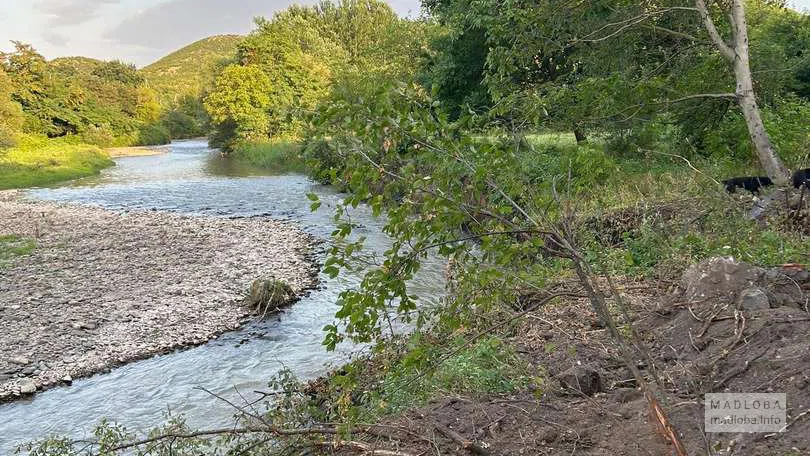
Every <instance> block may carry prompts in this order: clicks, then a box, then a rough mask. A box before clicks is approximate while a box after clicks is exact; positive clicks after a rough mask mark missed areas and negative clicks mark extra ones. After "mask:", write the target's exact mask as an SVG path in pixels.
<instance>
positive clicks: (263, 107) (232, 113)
mask: <svg viewBox="0 0 810 456" xmlns="http://www.w3.org/2000/svg"><path fill="white" fill-rule="evenodd" d="M272 92H273V84H272V81H271V80H270V78H269V77H268V76H267V74H265V72H264V71H262V69H261V68H259V67H258V66H256V65H247V66H242V65H230V66H228V67H227V68H225V70H224V71H223V72H222V74H220V75H219V77H218V78H217V80H216V82H215V84H214V88H213V90H212V92H211V93H210V94H209V95H208V97H207V98H206V99H205V107H206V109H207V110H208V113H209V114H210V116H211V119H212V120H213V121H214V122H215V123H216V124H219V125H230V124H236V125H238V128H237V129H236V131H235V133H236V138H233V140H257V139H262V138H266V137H267V135H268V129H269V123H268V110H269V109H270V107H271V98H270V97H271V93H272ZM232 145H233V144H232V143H231V144H227V145H226V147H227V146H232Z"/></svg>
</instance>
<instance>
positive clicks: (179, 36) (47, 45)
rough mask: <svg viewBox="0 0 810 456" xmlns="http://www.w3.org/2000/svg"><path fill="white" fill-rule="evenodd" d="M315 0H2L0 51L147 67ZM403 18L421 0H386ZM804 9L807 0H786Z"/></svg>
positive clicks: (415, 9) (416, 9)
mask: <svg viewBox="0 0 810 456" xmlns="http://www.w3.org/2000/svg"><path fill="white" fill-rule="evenodd" d="M315 1H316V0H0V50H6V51H7V50H9V49H10V48H11V44H10V42H9V41H10V40H17V41H22V42H25V43H29V44H32V45H33V46H34V48H36V49H37V50H38V51H39V52H40V53H42V54H43V55H44V56H45V57H47V58H49V59H53V58H56V57H63V56H73V55H82V56H86V57H94V58H98V59H105V60H110V59H120V60H123V61H125V62H129V63H134V64H136V65H138V66H139V67H140V66H145V65H148V64H149V63H152V62H154V61H155V60H157V59H159V58H160V57H162V56H164V55H166V54H168V53H170V52H172V51H175V50H177V49H179V48H181V47H183V46H185V45H187V44H190V43H193V42H194V41H197V40H199V39H202V38H205V37H207V36H211V35H218V34H224V33H237V34H246V33H248V32H249V31H250V30H251V29H252V25H253V18H254V17H256V16H268V17H269V16H272V14H273V13H274V12H275V11H279V10H282V9H284V8H286V7H287V6H289V5H290V4H292V3H299V4H312V3H315ZM388 2H389V4H391V6H392V7H393V8H394V9H395V10H396V11H397V12H398V13H399V14H400V15H402V16H406V15H412V16H416V15H418V14H419V0H388ZM790 2H791V3H792V4H793V5H794V7H795V8H797V9H800V10H810V0H790Z"/></svg>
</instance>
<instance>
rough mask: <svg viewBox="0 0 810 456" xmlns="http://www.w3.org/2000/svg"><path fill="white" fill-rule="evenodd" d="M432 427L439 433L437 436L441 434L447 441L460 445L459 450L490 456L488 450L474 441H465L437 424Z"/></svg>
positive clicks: (459, 435) (450, 430)
mask: <svg viewBox="0 0 810 456" xmlns="http://www.w3.org/2000/svg"><path fill="white" fill-rule="evenodd" d="M433 427H434V428H436V430H437V431H439V434H442V435H443V436H445V437H447V438H448V439H450V440H452V441H454V442H456V443H457V444H459V445H461V448H464V449H465V450H467V451H469V452H470V453H472V454H477V455H479V456H490V452H489V450H487V449H486V448H484V447H483V446H481V445H480V444H478V443H476V442H475V441H474V440H468V439H465V438H464V436H462V435H461V434H459V433H458V432H456V431H454V430H452V429H450V428H448V427H447V426H443V425H441V424H439V423H433Z"/></svg>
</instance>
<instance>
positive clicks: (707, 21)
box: [695, 0, 737, 62]
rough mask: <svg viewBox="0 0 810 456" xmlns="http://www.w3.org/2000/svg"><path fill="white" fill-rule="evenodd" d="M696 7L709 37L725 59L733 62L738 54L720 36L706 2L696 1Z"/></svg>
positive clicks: (702, 0)
mask: <svg viewBox="0 0 810 456" xmlns="http://www.w3.org/2000/svg"><path fill="white" fill-rule="evenodd" d="M695 6H696V7H697V11H698V13H699V14H700V19H701V20H702V21H703V27H704V28H705V29H706V31H707V32H709V37H710V38H711V39H712V42H713V43H714V46H715V47H716V48H717V49H718V50H719V51H720V54H721V55H722V56H723V57H725V58H726V59H727V60H730V61H732V62H733V61H734V58H735V57H736V56H737V53H736V52H735V51H734V49H732V48H731V46H729V45H728V43H726V41H725V40H724V39H723V37H722V36H720V32H719V31H718V30H717V27H716V26H715V25H714V21H713V20H712V17H711V15H709V8H708V7H707V6H706V2H705V1H704V0H695Z"/></svg>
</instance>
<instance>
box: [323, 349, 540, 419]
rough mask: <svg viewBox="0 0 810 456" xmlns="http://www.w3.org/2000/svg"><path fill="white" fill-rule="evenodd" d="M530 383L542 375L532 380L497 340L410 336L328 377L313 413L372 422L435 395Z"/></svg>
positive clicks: (476, 393) (489, 390)
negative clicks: (406, 341) (324, 390)
mask: <svg viewBox="0 0 810 456" xmlns="http://www.w3.org/2000/svg"><path fill="white" fill-rule="evenodd" d="M530 383H535V384H542V383H543V380H542V377H538V376H532V375H531V374H530V372H529V370H528V369H527V367H526V362H525V361H522V360H521V359H520V357H519V356H518V355H517V354H516V353H515V352H514V350H513V349H512V348H511V347H509V346H508V345H506V344H504V343H503V342H502V341H501V340H500V339H499V338H497V337H488V338H485V339H481V340H479V341H477V342H475V343H473V344H468V343H467V342H466V340H465V339H464V338H463V337H461V336H459V337H456V338H453V339H451V340H445V341H443V342H441V343H440V342H439V341H438V340H436V339H435V337H434V336H425V335H419V334H414V335H413V336H411V338H410V341H409V342H408V343H407V344H406V345H404V346H402V345H397V346H396V347H389V348H388V349H386V350H385V351H383V352H382V353H378V354H376V355H375V356H374V357H373V358H372V359H370V360H367V359H361V360H358V361H355V362H353V363H350V364H348V365H346V366H344V368H343V369H342V372H341V374H336V375H333V376H332V377H330V378H329V380H328V391H329V392H328V393H327V394H326V395H325V396H324V397H325V398H326V400H325V401H324V402H320V406H319V407H318V409H317V410H318V411H316V412H315V413H323V414H324V415H323V416H320V417H319V418H321V419H341V420H343V419H348V420H355V421H357V422H373V421H374V420H377V419H379V418H380V417H382V416H386V415H393V414H397V413H400V412H402V411H405V410H408V409H411V408H413V407H419V406H421V405H424V404H425V403H427V402H428V401H429V400H431V399H433V398H436V397H441V396H447V395H454V394H458V395H472V396H479V395H483V394H492V393H510V392H514V391H517V390H520V389H522V388H525V387H526V386H528V385H529V384H530Z"/></svg>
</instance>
